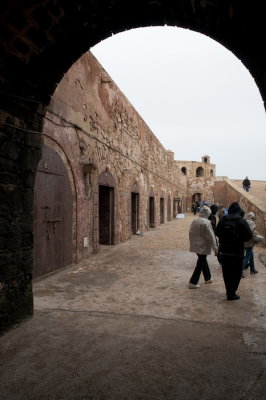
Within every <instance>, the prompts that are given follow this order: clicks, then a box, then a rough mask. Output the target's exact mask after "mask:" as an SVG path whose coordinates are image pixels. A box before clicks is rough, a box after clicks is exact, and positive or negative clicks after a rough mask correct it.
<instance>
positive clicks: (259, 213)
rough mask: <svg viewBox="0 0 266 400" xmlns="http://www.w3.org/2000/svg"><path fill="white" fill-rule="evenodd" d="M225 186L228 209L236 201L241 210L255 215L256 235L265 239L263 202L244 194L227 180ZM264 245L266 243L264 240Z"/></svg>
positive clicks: (265, 215)
mask: <svg viewBox="0 0 266 400" xmlns="http://www.w3.org/2000/svg"><path fill="white" fill-rule="evenodd" d="M225 184H226V204H225V206H226V207H228V206H229V205H230V204H231V203H232V202H233V201H238V202H239V204H240V206H241V208H243V210H244V211H245V212H246V213H248V212H250V211H252V212H254V213H255V215H256V227H257V231H258V233H260V234H261V235H263V236H264V238H266V229H265V226H266V206H265V202H263V201H261V200H259V199H257V198H256V197H254V196H252V195H250V194H249V193H247V192H245V191H244V190H243V189H241V188H239V186H237V185H235V184H234V183H232V182H231V181H229V180H226V181H225ZM264 244H266V241H265V239H264Z"/></svg>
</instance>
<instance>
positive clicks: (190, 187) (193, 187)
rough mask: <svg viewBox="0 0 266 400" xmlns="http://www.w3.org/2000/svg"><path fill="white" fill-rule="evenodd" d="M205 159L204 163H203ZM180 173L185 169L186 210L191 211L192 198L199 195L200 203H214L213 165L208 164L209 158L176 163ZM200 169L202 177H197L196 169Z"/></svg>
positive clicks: (214, 170)
mask: <svg viewBox="0 0 266 400" xmlns="http://www.w3.org/2000/svg"><path fill="white" fill-rule="evenodd" d="M205 159H206V162H205ZM176 165H177V166H178V167H179V169H180V171H182V168H185V169H186V170H185V172H186V175H185V174H184V173H183V172H181V173H182V174H183V175H184V176H186V177H187V200H186V209H187V211H190V210H191V206H192V198H193V196H194V195H195V194H200V198H201V201H209V202H211V203H213V202H214V194H213V185H214V181H215V175H216V166H215V164H211V163H210V158H209V156H203V157H202V160H201V161H176ZM198 168H201V169H202V176H197V169H198Z"/></svg>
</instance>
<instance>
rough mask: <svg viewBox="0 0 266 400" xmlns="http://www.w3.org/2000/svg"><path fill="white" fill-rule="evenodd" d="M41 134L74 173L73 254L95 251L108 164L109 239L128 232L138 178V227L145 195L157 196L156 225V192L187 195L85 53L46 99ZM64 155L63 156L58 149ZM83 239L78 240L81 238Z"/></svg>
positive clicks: (159, 149)
mask: <svg viewBox="0 0 266 400" xmlns="http://www.w3.org/2000/svg"><path fill="white" fill-rule="evenodd" d="M43 132H44V137H45V139H44V142H45V144H47V145H48V146H50V147H51V148H52V149H53V150H55V151H56V152H58V153H59V155H60V156H61V158H62V159H63V161H64V163H65V164H66V166H67V169H68V171H69V176H70V181H72V182H73V183H72V190H73V197H74V198H75V204H74V207H73V215H74V220H75V221H73V223H74V228H75V233H73V245H74V248H75V249H76V251H75V259H76V260H80V259H82V258H85V257H87V256H88V255H89V254H90V253H92V252H95V251H98V249H99V240H98V239H99V238H98V234H99V233H98V220H97V218H98V214H97V213H98V209H97V198H98V178H99V176H100V174H101V173H102V172H104V171H108V172H109V173H111V175H112V176H113V177H114V180H115V182H116V217H115V243H119V242H123V241H125V240H127V239H129V238H130V236H131V226H130V212H131V210H130V196H131V188H132V185H134V184H135V185H137V186H138V188H139V196H140V214H139V217H140V218H139V228H140V230H141V231H145V230H146V229H148V197H149V193H150V192H151V191H152V192H153V194H154V196H155V226H157V225H159V224H160V198H164V215H165V217H164V221H166V219H167V211H168V210H167V205H168V203H169V198H170V205H171V215H173V200H174V198H177V197H178V198H180V200H181V201H182V200H183V201H184V204H185V198H186V188H187V179H186V177H185V176H184V175H183V174H182V173H181V171H180V169H179V168H178V166H177V165H176V162H175V161H174V157H173V153H172V152H171V151H166V150H165V149H164V147H163V146H162V145H161V143H160V142H159V141H158V139H157V138H156V137H155V135H154V134H153V133H152V132H151V130H150V129H149V127H148V126H147V125H146V123H145V122H144V121H143V119H142V118H141V117H140V116H139V114H138V113H137V112H136V110H135V109H134V108H133V107H132V105H131V104H130V103H129V102H128V100H127V98H126V97H125V96H124V95H123V94H122V93H121V91H120V90H119V89H118V87H117V86H116V85H115V83H114V82H113V81H112V79H111V78H110V76H108V74H107V73H106V72H105V70H104V69H103V68H102V67H101V65H100V64H99V63H98V61H97V60H96V59H95V57H94V56H93V55H92V54H91V53H86V54H84V55H83V56H82V57H81V58H80V59H79V60H78V61H77V62H76V63H75V64H74V65H73V66H72V68H71V69H70V70H69V71H68V73H67V74H66V75H65V76H64V78H63V79H62V81H61V82H60V84H59V85H58V87H57V89H56V91H55V93H54V95H53V97H52V100H51V103H50V105H49V107H48V110H47V114H46V118H45V123H44V131H43ZM62 155H63V156H62ZM86 238H87V240H88V246H86V247H84V239H86Z"/></svg>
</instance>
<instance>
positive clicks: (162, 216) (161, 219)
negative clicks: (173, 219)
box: [160, 197, 164, 224]
mask: <svg viewBox="0 0 266 400" xmlns="http://www.w3.org/2000/svg"><path fill="white" fill-rule="evenodd" d="M160 223H161V224H163V223H164V198H162V197H161V198H160Z"/></svg>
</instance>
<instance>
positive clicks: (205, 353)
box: [0, 214, 266, 400]
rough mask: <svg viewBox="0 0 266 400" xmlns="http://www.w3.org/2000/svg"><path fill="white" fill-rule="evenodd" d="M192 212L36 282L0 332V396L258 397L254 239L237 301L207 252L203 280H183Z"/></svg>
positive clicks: (265, 362)
mask: <svg viewBox="0 0 266 400" xmlns="http://www.w3.org/2000/svg"><path fill="white" fill-rule="evenodd" d="M193 218H194V216H192V215H190V214H188V215H186V216H185V218H184V219H177V220H173V221H171V222H167V223H165V224H163V225H161V226H159V227H158V228H156V229H154V230H151V231H149V232H145V234H144V236H143V237H140V236H134V237H133V238H132V239H131V240H130V241H128V242H126V243H123V244H120V245H118V246H115V247H112V248H109V249H107V250H104V251H102V252H101V253H99V254H97V255H95V256H93V257H91V258H90V259H88V260H86V261H83V262H81V263H80V264H78V265H74V266H72V267H70V268H67V269H65V270H63V271H61V272H59V273H57V274H54V275H51V276H49V277H47V278H44V279H40V280H38V281H37V282H35V284H34V303H35V315H34V317H33V318H32V319H30V320H28V321H26V322H25V323H23V324H21V325H20V326H18V327H17V328H16V329H13V330H11V331H9V332H8V333H6V334H5V335H4V336H3V337H2V338H1V342H0V345H1V354H0V357H1V366H0V385H1V387H0V399H1V400H2V399H5V400H24V399H25V400H26V399H27V400H31V399H32V400H33V399H34V400H35V399H38V400H40V399H45V400H46V399H52V400H54V399H60V400H61V399H62V400H68V399H69V400H70V399H71V400H73V399H74V400H75V399H77V400H85V399H86V400H98V399H99V400H120V399H121V400H122V399H123V400H124V399H125V400H126V399H128V400H142V399H143V400H146V399H147V400H157V399H158V400H164V399H165V400H177V399H178V400H183V399H184V400H185V399H186V400H196V399H203V400H207V399H219V400H220V399H221V400H224V399H230V400H235V399H236V400H249V399H250V400H251V399H252V400H261V399H263V398H265V397H264V396H265V393H266V335H265V332H266V311H265V305H266V292H265V283H266V268H265V266H264V265H263V264H262V263H261V262H260V259H261V256H264V255H265V249H257V253H256V255H255V262H256V267H257V269H258V271H259V273H258V274H257V275H252V276H248V277H247V278H246V279H242V280H241V284H240V288H239V291H238V293H239V295H240V296H241V299H240V300H239V301H235V302H228V301H226V298H225V291H224V285H223V280H222V274H221V268H220V266H219V264H218V262H217V259H216V257H214V256H213V255H211V256H209V257H208V259H209V264H210V268H211V272H212V275H213V279H214V283H212V284H209V285H205V284H204V282H203V281H202V280H201V281H200V283H201V288H200V289H197V290H189V289H188V288H187V284H188V280H189V278H190V275H191V273H192V271H193V268H194V265H195V262H196V256H195V255H194V254H192V253H189V252H188V251H187V250H188V227H189V225H190V223H191V221H192V219H193ZM259 252H261V254H259ZM201 279H202V278H201Z"/></svg>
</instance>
